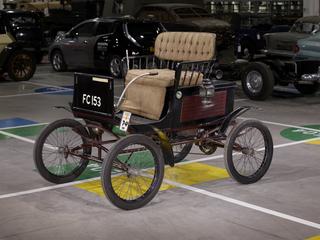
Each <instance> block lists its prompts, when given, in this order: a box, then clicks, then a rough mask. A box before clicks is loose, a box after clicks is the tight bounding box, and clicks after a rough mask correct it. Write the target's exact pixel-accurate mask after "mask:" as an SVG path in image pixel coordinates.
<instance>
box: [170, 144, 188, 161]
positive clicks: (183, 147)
mask: <svg viewBox="0 0 320 240" xmlns="http://www.w3.org/2000/svg"><path fill="white" fill-rule="evenodd" d="M192 145H193V144H192V143H184V144H178V145H173V146H172V151H173V157H174V158H173V161H174V163H179V162H181V161H182V160H184V159H185V158H186V156H188V154H189V153H190V151H191V148H192Z"/></svg>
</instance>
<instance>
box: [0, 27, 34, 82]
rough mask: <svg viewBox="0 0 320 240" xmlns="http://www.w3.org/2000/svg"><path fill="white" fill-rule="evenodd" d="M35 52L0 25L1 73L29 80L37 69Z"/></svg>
mask: <svg viewBox="0 0 320 240" xmlns="http://www.w3.org/2000/svg"><path fill="white" fill-rule="evenodd" d="M34 53H35V52H34V51H33V50H30V49H28V48H25V47H24V45H23V44H22V43H21V42H18V41H16V40H15V39H14V38H13V37H12V35H11V34H10V33H8V32H6V30H5V28H3V26H0V74H1V75H2V74H4V73H8V75H9V77H10V78H11V79H12V80H14V81H26V80H29V79H30V78H31V77H32V76H33V74H34V72H35V70H36V59H35V54H34Z"/></svg>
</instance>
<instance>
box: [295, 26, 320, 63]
mask: <svg viewBox="0 0 320 240" xmlns="http://www.w3.org/2000/svg"><path fill="white" fill-rule="evenodd" d="M319 43H320V32H318V33H316V34H314V35H312V36H310V37H308V38H304V39H300V40H298V42H297V45H296V47H295V48H294V52H295V59H297V60H307V59H309V60H315V59H316V60H320V45H319Z"/></svg>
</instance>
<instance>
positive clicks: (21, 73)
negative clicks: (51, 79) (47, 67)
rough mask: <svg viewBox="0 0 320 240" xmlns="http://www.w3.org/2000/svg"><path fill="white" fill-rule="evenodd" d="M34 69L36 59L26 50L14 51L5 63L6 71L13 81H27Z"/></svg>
mask: <svg viewBox="0 0 320 240" xmlns="http://www.w3.org/2000/svg"><path fill="white" fill-rule="evenodd" d="M35 71H36V59H35V57H34V55H33V54H32V53H30V52H27V51H23V50H20V51H15V52H14V53H13V54H12V55H11V56H10V58H9V60H8V63H7V72H8V75H9V77H10V78H11V79H12V80H14V81H28V80H29V79H30V78H32V76H33V74H34V73H35Z"/></svg>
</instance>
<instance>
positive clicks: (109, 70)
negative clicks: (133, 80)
mask: <svg viewBox="0 0 320 240" xmlns="http://www.w3.org/2000/svg"><path fill="white" fill-rule="evenodd" d="M114 59H117V60H119V61H120V64H121V62H122V60H121V57H120V56H118V55H111V56H109V57H108V60H107V71H108V73H109V74H110V75H111V77H113V78H122V77H123V69H122V66H120V73H119V74H114V73H112V71H111V62H112V60H114Z"/></svg>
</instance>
